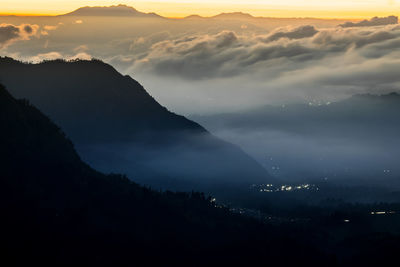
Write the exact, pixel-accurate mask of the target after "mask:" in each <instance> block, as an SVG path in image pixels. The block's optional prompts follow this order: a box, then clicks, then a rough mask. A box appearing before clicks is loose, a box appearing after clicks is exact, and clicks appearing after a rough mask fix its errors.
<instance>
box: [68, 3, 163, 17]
mask: <svg viewBox="0 0 400 267" xmlns="http://www.w3.org/2000/svg"><path fill="white" fill-rule="evenodd" d="M61 16H120V17H143V18H145V17H149V18H163V17H162V16H160V15H158V14H156V13H153V12H151V13H144V12H140V11H138V10H137V9H135V8H133V7H131V6H128V5H122V4H120V5H114V6H85V7H81V8H78V9H76V10H74V11H72V12H69V13H66V14H63V15H61Z"/></svg>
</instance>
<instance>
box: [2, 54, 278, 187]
mask: <svg viewBox="0 0 400 267" xmlns="http://www.w3.org/2000/svg"><path fill="white" fill-rule="evenodd" d="M0 81H1V82H3V83H4V84H5V85H6V86H7V88H9V90H10V92H11V93H12V94H13V95H14V96H16V97H18V98H26V99H28V100H29V101H31V102H32V103H33V104H34V105H35V106H37V107H38V108H39V109H40V110H42V111H43V112H45V113H46V114H48V115H49V116H50V118H51V119H52V120H54V121H55V122H56V123H57V124H59V125H61V127H62V128H63V129H64V131H65V132H66V133H67V135H68V136H69V137H70V138H71V139H72V141H73V142H74V143H75V145H76V147H77V150H78V152H79V154H80V155H81V156H82V158H83V159H84V160H85V161H87V162H88V163H89V164H91V165H92V166H93V167H95V168H96V169H99V170H100V171H104V172H123V173H127V174H128V175H129V176H130V177H131V178H132V179H134V180H135V181H137V182H140V183H144V184H147V185H151V186H155V187H157V188H169V189H173V190H191V189H199V190H205V191H207V192H208V190H211V189H212V191H213V192H215V189H216V188H218V189H220V190H222V191H223V192H226V191H227V189H228V188H230V187H242V188H243V187H247V186H248V185H250V184H253V183H264V182H266V181H270V180H271V179H272V178H271V177H270V176H269V175H268V173H267V172H266V171H265V169H264V168H262V167H261V166H260V165H259V164H258V163H256V161H255V160H253V159H252V158H250V157H249V156H248V155H247V154H245V153H244V152H243V151H242V150H241V149H239V148H238V147H236V146H234V145H232V144H229V143H227V142H224V141H222V140H220V139H218V138H216V137H214V136H213V135H211V134H210V133H209V132H208V131H207V130H205V129H204V128H203V127H201V126H200V125H199V124H197V123H195V122H193V121H190V120H188V119H186V118H185V117H183V116H179V115H176V114H174V113H172V112H170V111H168V110H167V109H166V108H165V107H163V106H161V105H160V104H159V103H157V102H156V101H155V100H154V99H153V98H152V97H151V96H150V95H149V94H148V93H147V92H146V91H145V89H144V88H143V87H142V86H141V85H140V84H139V83H138V82H136V81H135V80H133V79H132V78H130V77H129V76H123V75H121V74H120V73H118V72H117V71H116V70H115V69H114V68H113V67H111V66H110V65H107V64H105V63H103V62H101V61H97V60H92V61H81V60H78V61H74V62H65V61H61V60H57V61H48V62H43V63H40V64H26V63H22V62H18V61H15V60H13V59H11V58H1V59H0Z"/></svg>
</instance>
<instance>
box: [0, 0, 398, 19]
mask: <svg viewBox="0 0 400 267" xmlns="http://www.w3.org/2000/svg"><path fill="white" fill-rule="evenodd" d="M117 4H126V5H130V6H133V7H135V8H137V9H139V10H140V11H143V12H156V13H158V14H160V15H163V16H167V17H184V16H187V15H191V14H199V15H203V16H212V15H216V14H218V13H221V12H236V11H241V12H247V13H250V14H252V15H255V16H269V17H319V18H334V17H337V18H365V17H371V16H387V15H392V14H395V15H397V14H398V13H399V12H398V10H400V1H397V0H335V1H328V0H325V1H324V0H281V1H274V0H247V1H245V0H237V1H233V0H201V1H200V0H158V1H143V0H135V1H126V0H116V1H115V0H2V1H1V3H0V14H15V15H58V14H63V13H67V12H70V11H72V10H74V9H77V8H79V7H82V6H109V5H117Z"/></svg>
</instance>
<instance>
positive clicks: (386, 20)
mask: <svg viewBox="0 0 400 267" xmlns="http://www.w3.org/2000/svg"><path fill="white" fill-rule="evenodd" d="M398 23H399V18H398V17H396V16H389V17H383V18H380V17H374V18H372V19H370V20H363V21H360V22H356V23H354V22H346V23H343V24H341V25H340V26H341V27H343V28H348V27H373V26H383V25H390V24H398Z"/></svg>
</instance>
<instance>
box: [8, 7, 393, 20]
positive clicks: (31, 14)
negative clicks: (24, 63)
mask: <svg viewBox="0 0 400 267" xmlns="http://www.w3.org/2000/svg"><path fill="white" fill-rule="evenodd" d="M114 6H116V5H111V6H81V7H78V8H76V9H73V10H72V11H66V12H63V13H61V12H60V13H58V12H1V13H0V16H1V17H58V16H63V15H67V14H70V13H73V12H75V11H77V10H79V9H81V8H84V7H114ZM118 6H121V4H120V5H118ZM122 6H126V7H129V8H133V9H135V10H137V11H139V12H142V11H140V10H138V9H136V8H134V7H132V6H129V5H122ZM270 11H271V12H272V13H273V12H276V11H288V12H291V13H293V12H295V11H291V10H290V9H287V10H280V9H279V10H278V9H271V10H270ZM314 12H325V13H326V12H330V13H332V14H334V13H335V12H337V13H349V11H347V12H346V11H340V10H336V11H330V10H314ZM142 13H146V14H151V13H153V14H157V15H159V16H161V17H163V18H167V19H185V18H187V17H196V16H197V17H200V18H213V17H215V16H218V15H221V14H235V13H243V14H246V15H250V16H252V17H253V18H276V19H289V18H290V19H321V20H344V19H347V20H361V19H369V18H372V17H379V16H390V15H394V16H396V12H382V11H377V12H366V11H364V12H360V11H358V12H357V11H355V12H354V13H360V15H322V16H313V15H297V16H296V15H288V16H281V15H270V16H266V15H255V14H253V13H252V12H251V11H222V12H216V13H215V14H209V15H200V14H199V13H193V14H189V13H188V14H182V15H177V14H174V15H172V14H170V15H162V13H163V12H161V13H160V12H158V13H157V12H154V11H150V12H142ZM298 13H302V12H300V11H299V12H298ZM367 13H368V15H367ZM369 13H370V14H369Z"/></svg>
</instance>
